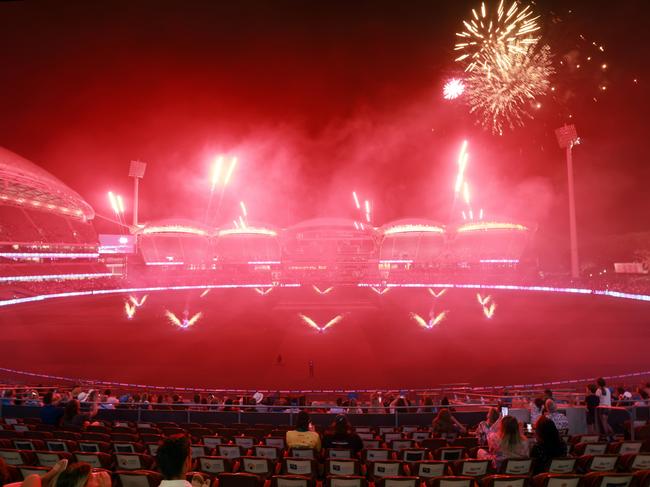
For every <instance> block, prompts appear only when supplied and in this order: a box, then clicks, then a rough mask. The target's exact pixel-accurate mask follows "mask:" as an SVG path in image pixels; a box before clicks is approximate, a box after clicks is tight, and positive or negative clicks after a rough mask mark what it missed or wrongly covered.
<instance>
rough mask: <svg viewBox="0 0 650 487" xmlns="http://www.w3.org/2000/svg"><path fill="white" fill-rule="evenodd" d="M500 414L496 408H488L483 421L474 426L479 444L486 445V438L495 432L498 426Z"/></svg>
mask: <svg viewBox="0 0 650 487" xmlns="http://www.w3.org/2000/svg"><path fill="white" fill-rule="evenodd" d="M500 419H501V415H500V414H499V410H498V409H497V408H490V409H488V412H487V417H486V418H485V421H481V422H480V423H479V424H478V427H477V428H476V436H477V438H478V444H479V446H487V438H488V435H489V434H490V433H496V432H497V431H498V428H499V420H500Z"/></svg>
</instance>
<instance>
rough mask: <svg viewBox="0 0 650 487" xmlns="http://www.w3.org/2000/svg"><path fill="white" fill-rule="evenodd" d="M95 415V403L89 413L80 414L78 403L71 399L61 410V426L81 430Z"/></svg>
mask: <svg viewBox="0 0 650 487" xmlns="http://www.w3.org/2000/svg"><path fill="white" fill-rule="evenodd" d="M96 414H97V402H96V401H95V402H93V404H92V406H91V408H90V412H88V413H82V412H81V406H80V404H79V401H77V400H76V399H72V400H71V401H70V402H68V403H67V404H66V405H65V408H64V410H63V420H62V421H61V425H62V426H74V427H79V428H83V427H85V426H88V424H89V423H90V420H91V419H92V418H93V417H94V416H95V415H96Z"/></svg>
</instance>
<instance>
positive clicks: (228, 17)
mask: <svg viewBox="0 0 650 487" xmlns="http://www.w3.org/2000/svg"><path fill="white" fill-rule="evenodd" d="M472 6H474V2H467V1H458V2H432V1H409V2H403V1H399V0H393V1H383V0H382V1H369V0H368V1H354V2H350V1H347V0H336V1H321V2H316V1H311V2H303V1H298V0H294V1H290V0H278V1H273V2H268V1H241V2H240V1H237V2H184V1H176V2H163V1H138V2H128V1H116V2H81V1H78V2H38V3H37V2H27V1H26V2H21V1H15V2H0V23H1V24H0V46H2V47H0V66H1V67H2V68H1V71H0V73H1V74H0V113H2V116H1V117H0V145H2V146H5V147H7V148H9V149H11V150H13V151H15V152H18V153H19V154H21V155H23V156H25V157H27V158H29V159H31V160H33V161H35V162H37V163H39V164H41V165H42V166H43V167H45V168H46V169H48V170H50V171H51V172H52V173H54V174H55V175H56V176H58V177H60V178H61V179H63V180H64V181H65V182H67V183H68V184H70V185H71V186H72V187H73V188H74V189H76V190H77V191H78V192H79V193H81V194H82V195H83V196H84V197H85V198H87V199H88V201H89V202H90V203H91V204H92V205H94V206H95V208H96V209H97V211H98V212H99V213H107V208H106V204H107V202H106V198H105V194H106V191H108V190H109V189H112V190H115V191H118V192H121V193H122V194H124V195H125V197H126V200H127V206H129V196H130V181H129V180H128V179H127V178H126V177H125V176H126V172H127V169H128V161H129V160H131V159H134V158H141V159H142V160H145V161H147V162H148V163H149V168H148V173H147V176H146V178H145V180H144V181H143V185H142V204H141V210H142V213H141V215H142V219H144V220H147V219H154V218H160V217H166V216H188V217H200V216H201V215H202V214H203V212H204V209H205V203H206V199H207V198H206V196H207V192H206V189H207V187H208V185H207V178H206V175H207V172H208V165H209V161H210V159H211V157H212V156H214V154H216V153H219V152H224V153H233V154H237V155H238V156H239V159H240V166H239V168H238V173H237V174H236V176H235V178H234V183H233V187H232V194H230V195H227V196H226V202H225V205H224V216H223V220H224V221H228V220H229V219H231V214H235V213H236V212H237V208H236V206H237V202H238V201H239V199H244V200H246V201H247V204H248V207H249V213H251V215H252V217H251V218H252V219H257V220H262V221H268V222H270V223H274V224H278V225H286V224H288V223H293V222H295V221H297V220H300V219H303V218H307V217H312V216H318V215H327V214H330V215H337V216H351V208H352V202H351V199H350V196H349V195H350V191H351V190H352V189H357V190H358V191H360V192H361V193H362V194H363V195H367V196H369V197H370V198H371V199H372V200H373V203H374V207H375V214H376V217H377V219H378V223H383V222H385V221H388V220H390V219H394V218H399V217H404V216H420V217H429V218H432V219H435V220H443V221H445V220H447V219H448V218H449V206H450V201H451V187H452V184H453V173H454V170H455V167H454V158H455V154H456V152H457V149H458V146H459V143H460V141H461V140H462V138H464V137H467V138H468V139H469V140H470V152H471V154H472V158H471V160H470V167H469V170H468V177H469V179H470V181H472V182H473V191H472V192H473V194H474V200H475V202H476V205H477V206H482V207H484V208H485V209H486V213H487V214H488V215H500V216H508V217H513V218H519V219H523V220H526V221H536V222H538V223H539V224H540V230H542V231H547V232H548V233H547V235H548V236H549V238H550V237H551V236H552V235H557V236H558V238H561V239H563V238H564V232H565V225H566V214H565V213H566V211H565V206H564V205H565V200H564V198H565V186H564V184H565V179H564V178H565V172H564V171H565V169H564V165H563V154H562V152H561V151H560V150H559V149H558V148H557V146H556V142H555V139H554V135H553V129H554V128H556V127H557V126H559V125H561V124H562V123H563V122H564V121H566V120H568V118H567V115H568V114H569V113H571V114H572V115H573V118H572V119H571V120H572V121H573V122H574V123H576V125H577V126H578V130H579V132H580V134H581V135H582V136H583V139H584V145H582V146H581V147H579V148H578V149H577V151H576V155H575V158H576V168H577V169H576V171H577V174H576V179H577V197H578V218H579V223H580V227H581V231H582V234H583V235H587V236H588V235H596V234H598V233H603V232H605V233H610V232H620V231H634V230H640V229H646V228H647V226H646V223H645V222H646V221H647V217H646V214H647V210H648V206H649V205H648V201H647V196H646V195H647V191H646V189H645V186H646V184H647V181H648V177H649V176H650V172H649V170H648V165H647V164H646V161H647V150H646V149H645V148H644V142H645V130H644V120H645V117H646V114H645V113H644V110H646V108H647V107H648V106H650V103H649V101H650V100H648V94H647V89H645V86H646V84H647V79H648V67H647V64H645V63H644V64H643V65H642V63H643V62H644V58H645V57H646V56H645V53H647V52H648V47H649V46H648V41H647V39H646V34H647V32H646V31H645V30H644V26H643V23H644V22H645V20H644V19H645V18H647V17H646V16H645V15H644V12H645V10H646V9H647V7H646V6H645V3H644V2H642V1H640V0H636V1H628V2H625V3H624V4H623V5H617V6H616V7H615V9H616V10H615V11H614V7H613V6H612V4H611V2H604V1H596V2H593V1H589V2H564V1H560V0H557V1H544V2H538V3H537V9H538V10H539V11H540V13H541V14H542V15H543V25H544V35H545V39H546V40H547V42H549V43H550V44H551V47H552V48H553V49H554V52H555V54H556V61H557V60H559V59H563V56H565V55H568V56H572V55H575V53H577V54H578V55H580V56H585V55H587V54H588V52H587V50H588V44H587V43H584V42H583V43H581V42H580V41H579V38H578V35H579V34H581V33H582V34H584V35H585V36H586V37H587V38H588V39H589V40H591V39H594V40H597V41H598V42H600V43H602V44H604V45H605V46H606V49H607V50H606V53H605V54H606V56H607V61H608V64H609V65H610V68H611V69H610V70H609V73H607V75H606V77H604V76H605V75H604V74H603V73H601V72H597V71H596V70H594V71H593V72H591V71H590V72H585V74H582V75H580V76H576V75H572V76H568V75H567V74H566V73H565V72H559V73H558V75H557V77H556V79H555V82H556V84H557V86H558V87H559V88H558V89H559V92H561V95H562V98H563V101H562V102H561V103H556V102H554V101H552V100H548V101H546V100H545V101H544V106H543V109H542V110H540V113H539V116H538V117H537V118H536V119H535V120H533V121H531V122H529V123H528V125H527V126H526V127H525V128H524V129H520V130H518V131H516V132H513V133H511V134H506V135H505V136H504V137H501V138H499V137H494V136H491V135H489V134H487V133H485V132H484V131H483V130H482V129H481V128H479V127H476V126H475V125H474V124H473V122H472V120H471V118H470V117H469V116H468V115H467V114H466V110H465V109H464V108H463V107H462V105H460V104H459V103H449V102H445V101H443V100H442V97H441V95H440V90H441V86H442V83H443V82H444V79H445V78H446V77H448V76H449V75H451V74H453V73H454V71H455V70H456V69H457V66H455V65H454V64H453V62H452V60H453V57H454V53H453V51H452V48H453V42H454V32H455V31H456V30H457V29H458V26H459V24H460V21H461V19H462V18H464V17H465V16H466V15H468V13H469V9H470V8H471V7H472ZM569 10H571V12H569ZM614 13H616V15H614ZM572 53H573V54H572ZM634 78H636V79H637V80H638V82H637V83H633V82H632V80H633V79H634ZM603 79H605V81H606V82H607V83H608V88H609V89H608V93H607V96H602V97H599V99H598V101H597V102H594V101H593V96H592V95H593V93H597V91H596V90H597V88H598V84H599V83H600V82H602V81H603Z"/></svg>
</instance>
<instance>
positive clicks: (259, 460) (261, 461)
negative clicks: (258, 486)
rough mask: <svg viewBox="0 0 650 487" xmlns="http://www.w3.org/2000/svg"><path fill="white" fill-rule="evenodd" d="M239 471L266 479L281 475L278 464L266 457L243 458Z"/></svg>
mask: <svg viewBox="0 0 650 487" xmlns="http://www.w3.org/2000/svg"><path fill="white" fill-rule="evenodd" d="M239 461H240V467H239V470H240V471H242V472H246V473H252V474H255V475H259V476H261V477H264V478H269V477H271V475H276V474H279V473H280V472H279V471H277V470H278V469H276V465H277V463H276V462H275V461H273V460H269V459H268V458H264V457H241V458H240V460H239Z"/></svg>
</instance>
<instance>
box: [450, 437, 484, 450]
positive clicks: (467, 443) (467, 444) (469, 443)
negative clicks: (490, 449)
mask: <svg viewBox="0 0 650 487" xmlns="http://www.w3.org/2000/svg"><path fill="white" fill-rule="evenodd" d="M450 446H462V447H464V448H476V447H477V446H478V437H476V436H459V437H458V438H456V439H455V440H454V441H452V442H451V445H450Z"/></svg>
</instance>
